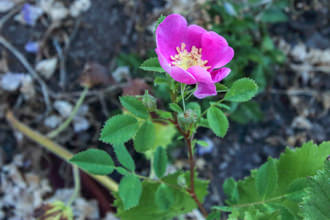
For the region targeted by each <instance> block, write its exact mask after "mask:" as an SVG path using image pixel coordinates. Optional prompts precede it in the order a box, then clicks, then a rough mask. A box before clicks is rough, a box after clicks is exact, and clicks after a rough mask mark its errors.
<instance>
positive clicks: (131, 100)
mask: <svg viewBox="0 0 330 220" xmlns="http://www.w3.org/2000/svg"><path fill="white" fill-rule="evenodd" d="M119 99H120V103H121V104H122V105H123V106H124V108H126V109H127V111H129V112H131V113H133V114H134V115H136V116H137V117H139V118H144V119H147V118H148V117H149V113H148V110H147V108H146V107H145V106H144V105H143V103H142V101H141V100H139V99H137V98H136V97H134V96H121V97H120V98H119Z"/></svg>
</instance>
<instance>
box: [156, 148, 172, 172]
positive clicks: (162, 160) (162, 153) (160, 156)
mask: <svg viewBox="0 0 330 220" xmlns="http://www.w3.org/2000/svg"><path fill="white" fill-rule="evenodd" d="M167 162H168V158H167V154H166V150H165V149H164V148H163V147H158V148H157V150H156V151H155V153H154V161H153V169H154V171H155V173H156V175H157V177H158V178H162V177H163V176H164V174H165V171H166V167H167Z"/></svg>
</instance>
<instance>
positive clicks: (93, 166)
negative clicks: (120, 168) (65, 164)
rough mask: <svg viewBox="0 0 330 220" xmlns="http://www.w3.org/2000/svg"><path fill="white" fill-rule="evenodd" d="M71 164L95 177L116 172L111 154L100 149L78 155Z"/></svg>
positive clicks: (89, 150) (72, 159)
mask: <svg viewBox="0 0 330 220" xmlns="http://www.w3.org/2000/svg"><path fill="white" fill-rule="evenodd" d="M70 162H71V163H73V164H76V165H77V166H78V167H79V168H81V169H83V170H86V171H87V172H88V173H91V174H95V175H107V174H110V173H112V172H113V170H114V163H113V161H112V159H111V157H110V156H109V154H108V153H107V152H105V151H103V150H98V149H88V150H86V151H82V152H80V153H77V154H76V155H74V156H73V157H72V158H71V159H70Z"/></svg>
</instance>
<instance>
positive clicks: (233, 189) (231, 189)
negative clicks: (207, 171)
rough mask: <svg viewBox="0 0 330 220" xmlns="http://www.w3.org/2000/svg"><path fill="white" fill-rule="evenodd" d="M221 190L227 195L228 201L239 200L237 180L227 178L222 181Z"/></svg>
mask: <svg viewBox="0 0 330 220" xmlns="http://www.w3.org/2000/svg"><path fill="white" fill-rule="evenodd" d="M222 188H223V191H224V193H225V194H226V195H227V197H228V199H229V201H232V202H234V203H236V202H237V201H238V200H239V193H238V189H237V182H236V181H235V180H234V179H233V178H228V179H226V180H225V182H224V183H223V186H222Z"/></svg>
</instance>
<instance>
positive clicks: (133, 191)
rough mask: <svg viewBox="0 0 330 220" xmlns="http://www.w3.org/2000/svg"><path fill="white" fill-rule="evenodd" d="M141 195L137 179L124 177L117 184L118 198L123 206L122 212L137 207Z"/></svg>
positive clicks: (140, 187)
mask: <svg viewBox="0 0 330 220" xmlns="http://www.w3.org/2000/svg"><path fill="white" fill-rule="evenodd" d="M141 195H142V184H141V181H140V180H139V178H138V177H136V176H133V175H128V176H124V177H123V178H122V179H121V181H120V184H119V197H120V199H121V201H122V202H123V205H124V210H128V209H131V208H133V207H135V206H137V205H138V204H139V202H140V198H141Z"/></svg>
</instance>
